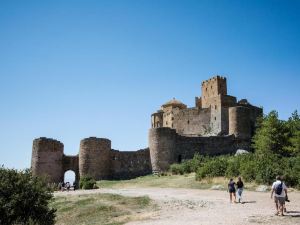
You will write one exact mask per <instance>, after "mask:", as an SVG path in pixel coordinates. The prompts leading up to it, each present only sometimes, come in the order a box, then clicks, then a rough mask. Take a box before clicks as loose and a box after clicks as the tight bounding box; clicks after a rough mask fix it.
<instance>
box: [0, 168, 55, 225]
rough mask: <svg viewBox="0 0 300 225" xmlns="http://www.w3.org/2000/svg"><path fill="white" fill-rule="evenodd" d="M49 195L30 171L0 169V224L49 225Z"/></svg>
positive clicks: (51, 218) (51, 216)
mask: <svg viewBox="0 0 300 225" xmlns="http://www.w3.org/2000/svg"><path fill="white" fill-rule="evenodd" d="M52 198H53V194H52V191H51V190H50V189H49V188H48V187H47V185H46V183H45V182H44V180H42V179H41V178H37V177H33V176H32V174H31V172H30V170H24V171H17V170H14V169H6V168H4V167H3V166H2V167H0V224H1V225H13V224H18V225H19V224H22V225H52V224H54V219H55V211H56V210H55V209H51V208H49V206H48V204H49V202H50V201H51V200H52Z"/></svg>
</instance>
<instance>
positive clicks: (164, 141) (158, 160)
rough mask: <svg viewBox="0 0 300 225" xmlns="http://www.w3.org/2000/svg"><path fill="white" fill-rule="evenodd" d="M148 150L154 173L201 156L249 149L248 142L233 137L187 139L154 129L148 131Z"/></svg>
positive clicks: (173, 133)
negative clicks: (195, 156) (198, 154)
mask: <svg viewBox="0 0 300 225" xmlns="http://www.w3.org/2000/svg"><path fill="white" fill-rule="evenodd" d="M149 148H150V157H151V163H152V170H153V172H154V173H156V172H161V171H166V170H167V169H168V168H169V166H170V165H171V164H172V163H176V162H180V161H181V160H185V159H191V158H193V156H194V154H195V153H196V152H198V153H200V154H202V155H220V154H227V153H234V152H235V151H236V150H237V149H239V148H243V149H250V140H249V139H248V140H242V139H238V138H236V137H235V136H234V135H230V136H210V137H187V136H181V135H178V134H177V133H176V132H175V130H173V129H170V128H154V129H150V131H149Z"/></svg>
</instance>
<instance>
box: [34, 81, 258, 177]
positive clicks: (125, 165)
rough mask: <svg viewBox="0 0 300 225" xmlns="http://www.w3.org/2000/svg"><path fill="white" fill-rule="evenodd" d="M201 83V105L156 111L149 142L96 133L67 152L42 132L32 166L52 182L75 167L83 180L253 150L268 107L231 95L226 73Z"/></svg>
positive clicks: (135, 173)
mask: <svg viewBox="0 0 300 225" xmlns="http://www.w3.org/2000/svg"><path fill="white" fill-rule="evenodd" d="M201 89H202V96H201V97H196V98H195V107H192V108H187V106H186V105H185V104H183V103H182V102H180V101H178V100H176V99H172V100H170V101H168V102H167V103H165V104H163V105H162V106H161V109H160V110H158V111H157V112H155V113H153V114H152V115H151V129H150V131H149V148H146V149H142V150H139V151H136V152H124V151H117V150H114V149H111V142H110V140H108V139H104V138H96V137H90V138H86V139H83V140H82V141H81V142H80V148H79V154H78V155H76V156H66V155H64V152H63V148H64V147H63V144H62V143H61V142H59V141H57V140H53V139H49V138H38V139H35V140H34V141H33V148H32V161H31V168H32V172H33V174H34V175H37V176H44V175H46V176H47V177H48V179H49V182H60V181H63V177H64V173H65V171H67V170H73V171H74V172H75V174H76V179H77V180H78V179H79V178H80V177H82V176H86V175H89V176H92V177H93V178H95V179H97V180H99V179H128V178H133V177H137V176H142V175H146V174H150V173H151V172H153V173H157V172H162V171H165V170H167V169H168V167H169V166H170V164H172V163H175V162H178V163H180V162H181V161H182V160H186V159H191V158H192V157H193V155H194V154H195V153H196V152H198V153H200V154H205V155H219V154H227V153H234V152H235V151H236V150H237V149H239V148H242V149H247V150H249V149H250V148H251V137H252V136H253V134H254V130H255V123H256V119H257V118H258V117H259V116H262V113H263V112H262V109H261V108H259V107H256V106H253V105H251V104H250V103H249V102H248V101H247V100H246V99H242V100H240V101H237V99H236V97H234V96H230V95H227V81H226V78H225V77H221V76H215V77H213V78H211V79H209V80H206V81H203V82H202V87H201Z"/></svg>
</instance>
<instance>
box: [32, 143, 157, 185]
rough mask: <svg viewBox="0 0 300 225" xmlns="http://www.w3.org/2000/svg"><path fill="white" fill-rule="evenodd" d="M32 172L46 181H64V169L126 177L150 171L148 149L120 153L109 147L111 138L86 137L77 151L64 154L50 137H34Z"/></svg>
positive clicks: (98, 177)
mask: <svg viewBox="0 0 300 225" xmlns="http://www.w3.org/2000/svg"><path fill="white" fill-rule="evenodd" d="M31 169H32V173H33V175H35V176H43V177H44V176H45V177H47V179H48V182H50V183H59V182H62V181H63V180H64V173H65V172H66V171H68V170H72V171H74V172H75V175H76V181H77V182H78V181H79V179H80V177H82V176H91V177H93V178H94V179H96V180H101V179H129V178H134V177H138V176H142V175H147V174H150V173H151V172H152V167H151V162H150V152H149V149H148V148H146V149H141V150H139V151H133V152H123V151H117V150H112V149H111V141H110V140H109V139H105V138H96V137H90V138H85V139H83V140H81V142H80V150H79V154H78V155H75V156H67V155H64V145H63V144H62V143H61V142H59V141H57V140H53V139H50V138H38V139H35V140H34V141H33V146H32V160H31Z"/></svg>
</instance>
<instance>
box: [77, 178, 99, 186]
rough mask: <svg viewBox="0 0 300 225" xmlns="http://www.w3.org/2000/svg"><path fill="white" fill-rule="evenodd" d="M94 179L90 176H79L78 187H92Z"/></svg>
mask: <svg viewBox="0 0 300 225" xmlns="http://www.w3.org/2000/svg"><path fill="white" fill-rule="evenodd" d="M95 186H96V181H95V180H94V179H93V178H92V177H90V176H84V177H81V178H80V181H79V187H80V188H81V189H94V188H95Z"/></svg>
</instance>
